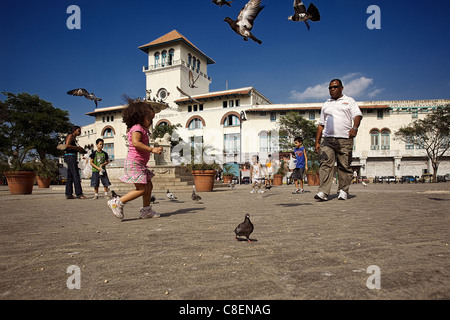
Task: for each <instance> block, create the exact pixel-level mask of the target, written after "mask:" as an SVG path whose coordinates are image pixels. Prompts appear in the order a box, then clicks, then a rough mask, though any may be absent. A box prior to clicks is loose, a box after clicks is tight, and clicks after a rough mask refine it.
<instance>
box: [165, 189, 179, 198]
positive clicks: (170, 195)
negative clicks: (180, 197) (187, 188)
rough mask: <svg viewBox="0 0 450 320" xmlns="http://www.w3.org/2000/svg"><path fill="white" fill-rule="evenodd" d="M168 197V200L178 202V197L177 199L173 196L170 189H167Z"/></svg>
mask: <svg viewBox="0 0 450 320" xmlns="http://www.w3.org/2000/svg"><path fill="white" fill-rule="evenodd" d="M166 196H167V199H169V200H177V197H175V196H174V195H173V193H172V192H170V191H169V189H167V194H166Z"/></svg>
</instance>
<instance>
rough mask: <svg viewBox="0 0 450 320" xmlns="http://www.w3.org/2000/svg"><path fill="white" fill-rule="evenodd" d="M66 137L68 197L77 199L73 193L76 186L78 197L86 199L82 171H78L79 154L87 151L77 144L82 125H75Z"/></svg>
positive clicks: (65, 159) (65, 156)
mask: <svg viewBox="0 0 450 320" xmlns="http://www.w3.org/2000/svg"><path fill="white" fill-rule="evenodd" d="M70 132H71V133H69V134H68V135H67V137H66V150H65V152H64V161H65V162H66V163H67V180H66V199H75V197H74V196H73V195H72V193H73V187H74V186H75V194H76V198H77V199H86V197H85V196H84V195H83V189H82V188H81V178H80V172H79V171H78V161H77V154H78V152H79V153H83V154H84V153H86V151H85V150H84V149H83V148H82V147H80V146H78V145H77V143H76V140H75V139H76V137H78V136H79V135H80V134H81V127H79V126H73V127H72V129H71V130H70Z"/></svg>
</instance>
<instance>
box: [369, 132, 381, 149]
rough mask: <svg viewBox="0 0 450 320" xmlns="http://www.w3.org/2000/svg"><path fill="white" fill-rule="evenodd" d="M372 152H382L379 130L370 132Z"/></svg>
mask: <svg viewBox="0 0 450 320" xmlns="http://www.w3.org/2000/svg"><path fill="white" fill-rule="evenodd" d="M370 150H380V131H379V130H377V129H372V130H371V131H370Z"/></svg>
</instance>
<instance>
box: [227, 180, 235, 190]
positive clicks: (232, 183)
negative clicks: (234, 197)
mask: <svg viewBox="0 0 450 320" xmlns="http://www.w3.org/2000/svg"><path fill="white" fill-rule="evenodd" d="M228 187H229V188H231V190H234V189H236V182H234V181H233V182H231V183H229V184H228Z"/></svg>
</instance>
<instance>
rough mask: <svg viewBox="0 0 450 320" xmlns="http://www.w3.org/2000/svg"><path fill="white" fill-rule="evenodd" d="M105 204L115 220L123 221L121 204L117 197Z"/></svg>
mask: <svg viewBox="0 0 450 320" xmlns="http://www.w3.org/2000/svg"><path fill="white" fill-rule="evenodd" d="M107 204H108V207H109V208H110V209H111V210H112V212H113V213H114V215H115V216H116V217H117V218H119V219H123V203H122V201H120V198H119V197H115V198H113V199H111V200H109V201H108V202H107Z"/></svg>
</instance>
